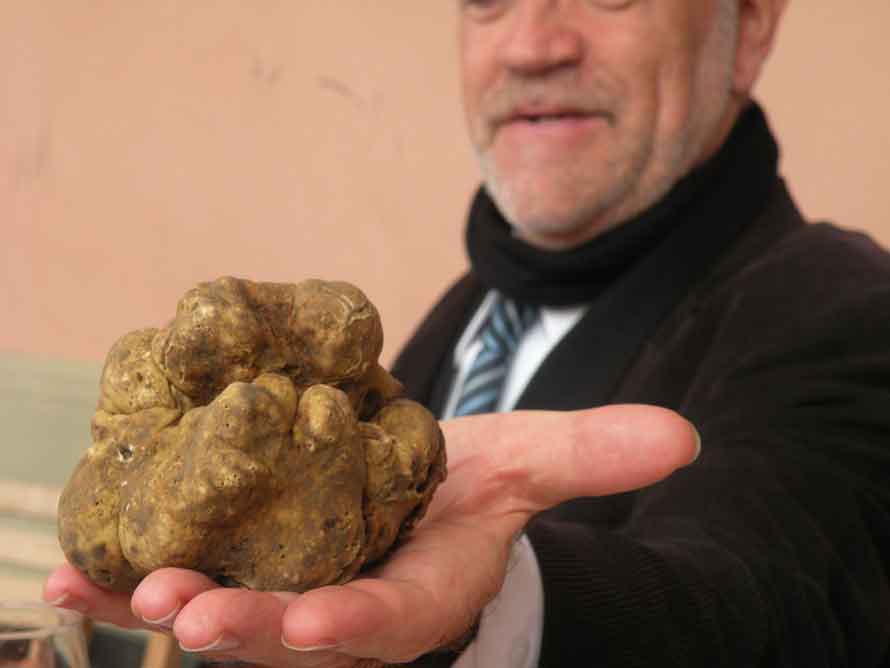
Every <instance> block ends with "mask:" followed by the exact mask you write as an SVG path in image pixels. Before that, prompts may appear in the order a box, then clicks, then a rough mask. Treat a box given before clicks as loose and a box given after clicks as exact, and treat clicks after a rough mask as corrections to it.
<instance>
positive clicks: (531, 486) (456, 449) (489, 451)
mask: <svg viewBox="0 0 890 668" xmlns="http://www.w3.org/2000/svg"><path fill="white" fill-rule="evenodd" d="M442 428H443V432H444V433H445V440H446V443H448V444H449V445H448V447H449V460H450V462H449V477H451V476H464V475H469V476H479V478H478V480H477V481H476V482H475V483H474V484H473V485H461V487H463V488H464V489H469V488H472V489H475V490H479V491H480V493H486V494H488V495H490V496H491V500H492V501H494V500H495V499H498V498H500V499H502V500H504V501H506V502H516V501H517V498H516V497H517V494H519V496H520V498H519V499H518V501H519V502H520V503H522V502H525V503H527V504H528V507H527V508H524V509H523V510H525V511H527V512H537V511H540V510H543V509H545V508H549V507H551V506H554V505H557V504H558V503H561V502H563V501H566V500H568V499H572V498H577V497H581V496H603V495H606V494H616V493H619V492H626V491H629V490H633V489H638V488H640V487H645V486H647V485H650V484H653V483H655V482H657V481H659V480H661V479H663V478H665V477H667V476H668V475H670V474H671V473H672V472H673V471H675V470H676V469H677V468H680V467H682V466H685V465H687V464H690V463H691V462H692V461H694V460H695V458H696V457H697V456H698V451H699V449H700V443H699V436H698V432H697V431H696V430H695V428H694V427H693V426H692V424H691V423H689V422H688V421H687V420H685V419H684V418H682V417H681V416H680V415H678V414H677V413H675V412H673V411H670V410H667V409H664V408H658V407H654V406H643V405H616V406H606V407H602V408H594V409H588V410H582V411H570V412H553V411H527V412H526V411H519V412H513V413H503V414H496V415H482V416H473V417H467V418H459V419H456V420H450V421H446V422H444V423H442ZM447 484H448V483H446V485H447ZM472 502H473V503H475V504H478V503H479V499H477V498H474V499H472Z"/></svg>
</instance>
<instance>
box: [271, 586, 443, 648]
mask: <svg viewBox="0 0 890 668" xmlns="http://www.w3.org/2000/svg"><path fill="white" fill-rule="evenodd" d="M437 614H441V610H439V609H438V606H437V605H436V602H435V601H434V600H433V598H432V596H431V595H430V593H429V591H428V590H426V589H425V588H423V587H421V586H418V585H417V584H416V583H415V582H410V581H391V580H378V579H371V578H366V579H362V580H355V581H353V582H350V583H349V584H347V585H344V586H337V587H323V588H321V589H316V590H313V591H310V592H307V593H306V594H304V595H303V596H301V597H300V598H299V599H297V600H295V601H294V602H293V603H291V605H290V606H288V608H287V610H286V612H285V614H284V619H283V621H282V640H283V641H284V642H285V643H286V644H287V646H288V647H290V648H291V649H293V650H294V651H295V652H294V655H296V656H299V655H307V654H312V653H322V652H327V653H329V652H337V653H343V654H348V655H350V656H354V657H375V658H382V659H384V660H386V661H390V662H396V663H400V662H408V661H411V660H412V659H414V658H416V657H417V656H418V655H420V654H421V653H423V652H424V651H425V650H426V649H428V648H431V647H435V646H437V645H438V644H440V643H439V641H440V638H439V637H438V633H441V624H440V623H439V622H438V620H437V619H436V618H435V617H436V615H437ZM409 620H410V621H409ZM434 629H438V631H434Z"/></svg>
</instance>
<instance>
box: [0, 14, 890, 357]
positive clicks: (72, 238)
mask: <svg viewBox="0 0 890 668" xmlns="http://www.w3.org/2000/svg"><path fill="white" fill-rule="evenodd" d="M452 7H453V3H437V2H430V3H417V2H411V1H408V0H387V2H386V3H366V2H321V1H310V0H301V2H299V3H289V2H271V3H264V5H263V13H262V14H259V13H258V12H257V11H255V9H247V8H245V5H244V4H243V3H240V2H237V0H224V1H223V0H221V1H220V2H216V3H181V2H176V1H174V0H158V1H156V2H152V3H97V2H87V1H86V0H72V1H71V2H65V3H59V2H54V1H53V0H32V1H31V2H27V3H26V2H17V3H2V5H0V82H2V85H3V88H2V90H3V97H4V102H3V104H2V105H0V127H2V128H4V130H5V132H4V134H3V137H2V139H0V240H2V241H3V243H2V253H3V263H2V270H0V271H2V274H0V312H2V313H3V314H4V316H3V325H2V326H0V352H2V351H20V352H31V353H40V354H45V355H50V356H56V357H67V358H81V359H101V358H102V357H103V356H104V354H105V351H106V350H107V348H108V346H109V345H110V344H111V342H112V341H113V340H114V339H115V338H117V336H118V335H120V334H122V333H124V332H125V331H128V330H130V329H134V328H137V327H142V326H149V325H158V324H162V323H163V322H164V321H165V320H166V319H167V318H169V317H170V316H171V315H172V313H173V310H174V308H175V303H176V300H177V298H178V297H179V295H180V294H182V293H183V292H184V291H185V290H187V289H188V288H189V287H190V286H191V285H193V284H194V283H196V282H198V281H201V280H208V279H212V278H215V277H217V276H220V275H224V274H231V275H237V276H244V277H250V278H254V279H256V280H278V281H297V280H300V279H302V278H306V277H310V276H318V277H323V278H336V279H343V280H350V281H353V282H355V283H357V284H358V285H359V286H361V287H362V288H363V289H364V290H365V291H366V292H367V293H368V295H369V296H370V297H371V299H372V300H373V301H374V302H375V303H377V305H378V307H379V308H380V310H381V312H382V315H383V319H384V327H385V330H386V333H387V345H386V348H385V350H384V357H385V358H386V359H389V358H390V356H391V355H392V353H393V352H394V350H395V348H396V347H397V346H398V344H399V342H400V341H402V340H403V339H404V337H405V336H407V334H408V333H409V331H410V329H411V327H412V326H413V325H414V323H415V322H416V320H417V318H418V317H419V316H420V315H421V313H422V311H423V309H424V307H425V306H426V305H427V304H428V303H429V302H430V300H431V299H432V298H433V297H434V296H435V295H437V294H438V293H439V292H440V291H441V290H442V289H443V288H444V286H445V284H446V283H447V282H448V281H449V280H451V279H452V278H453V277H454V276H456V275H457V273H458V272H459V271H460V270H461V269H462V267H463V266H464V264H465V259H464V255H463V247H462V239H461V228H462V217H463V214H464V211H465V208H466V205H467V201H468V197H469V195H470V193H471V190H472V187H473V185H474V184H475V182H476V172H475V165H474V163H473V160H472V159H471V156H470V153H469V150H468V149H467V147H466V145H465V141H464V138H463V127H462V119H461V116H460V110H459V103H458V99H457V84H456V73H455V71H454V67H453V61H454V44H453V32H454V31H453V25H452V24H453V17H452V12H453V9H452ZM852 14H853V12H852V11H851V9H850V5H845V4H843V3H832V2H827V0H810V2H807V3H792V6H791V8H790V10H789V15H788V18H787V21H786V24H785V26H784V28H783V31H782V34H781V35H780V44H779V48H778V51H777V53H776V54H775V57H774V58H773V62H772V63H771V64H770V67H769V70H768V73H767V76H766V78H765V79H764V82H763V84H762V86H761V88H760V96H761V98H762V99H763V100H764V102H765V104H766V106H767V107H768V109H769V110H770V112H771V116H772V118H773V121H774V125H775V126H776V128H777V129H778V130H779V132H780V134H781V136H782V137H783V139H784V145H785V156H786V157H785V159H784V163H783V164H784V168H785V171H786V173H787V174H788V175H789V177H790V179H791V181H792V184H793V189H794V191H795V193H796V194H797V195H798V196H799V197H800V199H801V202H802V204H803V206H804V209H805V211H806V213H808V214H810V215H812V216H816V217H830V218H833V219H835V220H837V221H839V222H842V223H843V224H845V225H848V226H853V227H861V228H865V229H868V230H870V231H871V232H872V233H873V234H875V235H876V236H877V237H878V238H880V239H881V240H883V241H884V242H888V241H890V215H888V214H890V189H888V187H887V186H886V184H887V183H888V182H890V167H888V164H887V161H886V159H885V156H886V155H888V154H890V139H888V130H887V124H886V123H887V121H886V119H887V118H890V86H888V85H887V81H888V78H887V77H888V74H887V67H888V65H890V46H888V45H887V43H886V40H884V39H883V35H880V34H879V30H881V28H882V27H883V26H886V25H888V24H890V3H887V2H886V0H859V2H857V3H856V11H855V15H852Z"/></svg>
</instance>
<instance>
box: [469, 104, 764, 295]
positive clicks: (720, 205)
mask: <svg viewBox="0 0 890 668" xmlns="http://www.w3.org/2000/svg"><path fill="white" fill-rule="evenodd" d="M778 155H779V152H778V147H777V145H776V143H775V140H774V139H773V136H772V134H771V132H770V130H769V126H768V124H767V121H766V118H765V116H764V114H763V111H762V110H761V109H760V107H759V106H757V105H756V104H751V105H750V106H749V107H748V109H747V110H746V111H745V112H744V113H743V114H742V115H741V116H740V118H739V120H738V122H737V123H736V125H735V127H734V128H733V130H732V132H731V133H730V135H729V137H728V139H727V141H726V142H725V143H724V145H723V147H722V148H721V149H720V150H719V151H718V152H717V153H716V154H715V155H714V156H713V157H712V158H711V159H710V160H709V161H708V162H707V163H705V164H704V165H702V166H701V167H699V168H698V169H695V170H693V171H692V172H691V173H690V174H688V175H687V176H686V177H685V178H683V179H682V180H680V181H679V182H678V183H677V184H676V185H675V186H674V187H673V189H672V190H671V191H670V192H669V193H668V194H667V196H665V197H664V198H662V199H661V200H660V201H659V202H658V203H657V204H655V205H654V206H653V207H651V208H650V209H648V210H646V211H644V212H643V213H641V214H640V215H638V216H636V217H635V218H633V219H631V220H630V221H628V222H626V223H624V224H622V225H619V226H617V227H615V228H613V229H611V230H609V231H607V232H605V233H603V234H601V235H599V236H597V237H595V238H593V239H591V240H590V241H588V242H586V243H584V244H582V245H581V246H577V247H575V248H571V249H568V250H559V251H551V250H542V249H539V248H535V247H534V246H531V245H529V244H528V243H526V242H524V241H523V240H521V239H520V238H518V237H516V236H514V235H513V233H512V230H511V227H510V225H509V224H508V223H507V222H506V220H504V218H503V216H502V215H501V213H500V211H498V209H497V207H496V205H495V204H494V202H493V201H492V199H491V198H490V197H489V195H488V193H487V192H486V190H485V188H480V189H479V191H478V192H477V193H476V196H475V198H474V200H473V203H472V206H471V208H470V215H469V220H468V225H467V230H466V243H467V250H468V253H469V256H470V262H471V265H472V269H471V271H472V273H473V274H474V275H475V276H476V278H478V280H479V281H480V282H481V283H482V284H483V285H485V286H486V287H487V288H490V289H492V288H493V289H497V290H499V291H500V292H502V293H503V294H505V295H507V296H509V297H512V298H514V299H517V300H520V301H523V302H528V303H533V304H544V305H553V306H561V305H563V306H564V305H569V304H578V303H583V302H590V301H592V300H593V299H595V298H596V297H597V296H599V295H600V294H601V293H602V292H603V291H604V290H605V289H606V288H608V287H609V286H610V285H611V284H612V283H613V282H614V281H615V280H616V279H617V278H619V277H620V276H621V275H623V274H624V273H625V272H626V271H627V270H628V269H630V268H631V267H633V266H634V265H635V263H636V262H638V261H639V260H640V259H642V258H644V257H646V256H648V255H649V254H651V253H652V252H653V251H655V250H656V249H657V248H658V247H660V246H661V245H662V244H664V243H665V242H666V241H667V240H668V239H669V238H670V237H672V236H674V235H676V234H678V233H679V232H681V231H682V234H683V236H684V237H685V238H687V239H689V238H694V239H696V243H694V244H692V246H693V247H691V248H689V249H688V250H689V252H690V253H693V254H696V255H698V254H701V253H707V254H708V255H712V256H713V255H716V254H717V253H718V252H719V251H720V250H722V246H723V245H724V244H726V243H728V241H729V240H731V238H733V237H734V236H735V234H736V233H737V232H739V231H741V229H742V227H743V226H744V225H745V224H747V223H748V222H750V220H751V219H752V218H754V216H756V214H757V213H758V212H759V211H760V210H762V208H763V206H764V204H765V202H766V199H767V197H768V195H769V194H770V192H771V191H772V189H773V187H774V186H775V184H776V181H777V179H778V176H777V164H778ZM713 225H720V226H724V230H723V231H724V233H723V234H719V235H716V236H715V235H714V234H713V233H712V234H708V231H707V230H706V229H705V228H706V227H707V226H713ZM696 229H698V230H700V231H701V232H702V233H701V234H700V235H699V234H696ZM690 235H691V236H690ZM709 239H714V242H713V243H710V242H709V241H708V240H709Z"/></svg>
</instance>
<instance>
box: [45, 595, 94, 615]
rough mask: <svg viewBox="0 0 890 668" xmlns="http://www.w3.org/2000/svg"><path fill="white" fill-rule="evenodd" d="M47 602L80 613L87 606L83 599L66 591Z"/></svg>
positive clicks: (85, 609)
mask: <svg viewBox="0 0 890 668" xmlns="http://www.w3.org/2000/svg"><path fill="white" fill-rule="evenodd" d="M49 604H50V605H52V606H55V607H57V608H65V609H67V610H76V611H77V612H80V613H85V612H86V611H87V609H88V608H89V606H88V605H87V604H86V602H85V601H81V600H80V599H79V598H76V597H74V596H72V595H71V593H70V592H67V591H66V592H65V593H64V594H62V595H61V596H59V597H58V598H56V599H54V600H52V601H50V602H49Z"/></svg>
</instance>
